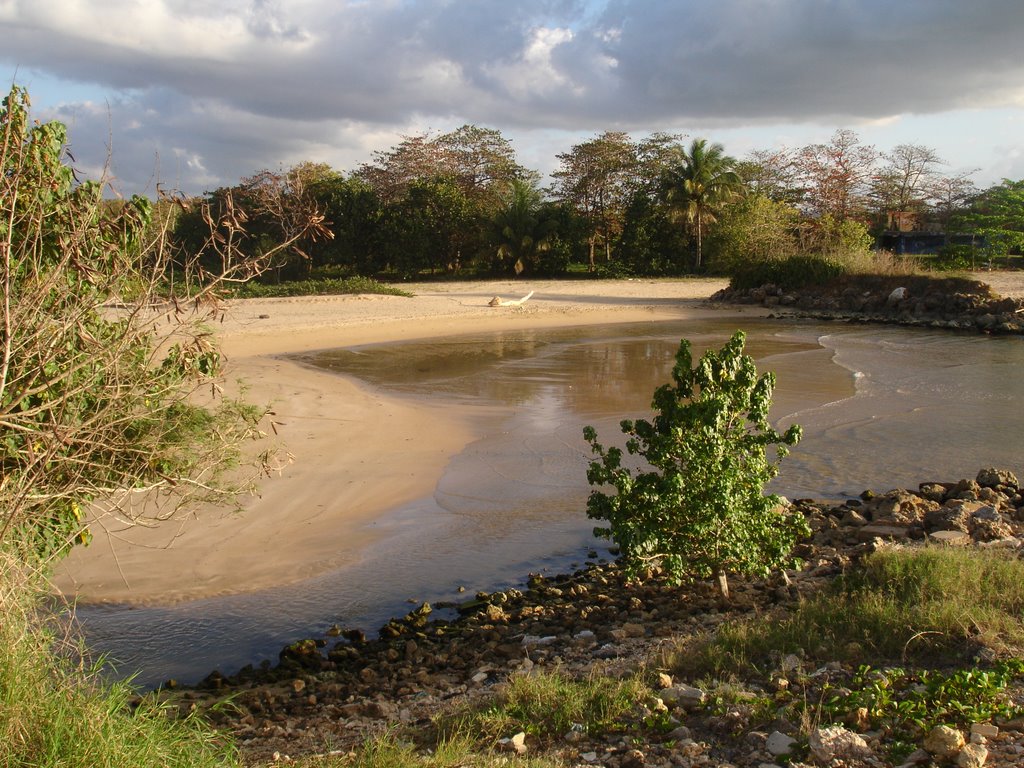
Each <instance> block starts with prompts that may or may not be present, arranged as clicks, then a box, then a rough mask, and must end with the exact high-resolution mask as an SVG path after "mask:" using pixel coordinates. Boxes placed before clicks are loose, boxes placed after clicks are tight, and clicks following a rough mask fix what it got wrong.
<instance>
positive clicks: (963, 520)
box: [924, 499, 983, 533]
mask: <svg viewBox="0 0 1024 768" xmlns="http://www.w3.org/2000/svg"><path fill="white" fill-rule="evenodd" d="M981 506H983V505H982V504H979V503H978V502H976V501H964V500H957V499H954V500H951V501H947V502H946V503H945V504H944V505H943V506H941V507H939V508H938V509H933V510H931V511H930V512H926V513H925V515H924V527H925V530H926V531H963V532H964V533H967V531H968V530H969V525H970V519H971V515H972V514H973V513H974V512H975V511H976V510H977V509H978V508H980V507H981Z"/></svg>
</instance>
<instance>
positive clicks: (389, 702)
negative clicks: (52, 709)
mask: <svg viewBox="0 0 1024 768" xmlns="http://www.w3.org/2000/svg"><path fill="white" fill-rule="evenodd" d="M793 503H794V504H795V506H796V508H797V509H799V510H800V511H801V512H802V513H803V514H804V515H805V516H806V517H807V519H808V521H809V523H810V526H811V529H812V530H813V532H814V533H813V536H812V538H811V540H809V541H805V542H803V543H801V544H800V545H798V548H797V551H796V553H795V554H796V555H797V556H799V557H800V558H801V559H802V561H803V565H802V567H801V568H799V569H793V570H788V571H786V572H785V573H782V574H778V575H777V576H776V577H774V578H772V579H768V580H751V581H746V582H740V583H737V584H735V585H734V587H733V600H732V602H731V603H729V604H725V605H723V604H722V603H721V602H720V600H719V598H718V596H717V594H716V593H715V592H714V591H713V590H712V589H711V586H710V584H696V585H691V586H690V588H688V589H680V588H676V587H671V586H669V585H668V584H666V583H665V582H664V581H662V580H661V579H659V578H657V577H656V576H655V578H653V579H651V580H650V581H649V582H646V583H644V584H633V583H628V582H627V581H626V580H625V578H624V576H623V574H622V572H621V571H620V569H619V568H618V567H617V566H616V564H614V563H602V562H591V563H588V565H587V567H586V568H584V569H583V570H580V571H578V572H576V573H573V574H566V575H562V576H556V577H551V578H544V577H542V576H539V575H533V576H531V577H530V579H529V580H528V582H527V583H526V584H524V585H523V586H522V588H521V589H511V590H506V591H504V592H499V593H494V594H485V593H480V594H477V595H476V596H474V597H473V598H472V599H470V600H467V601H466V602H465V603H463V604H461V605H458V606H451V607H449V610H450V611H451V612H453V613H457V616H455V617H454V618H451V619H433V618H432V609H431V607H430V606H426V605H424V606H420V607H419V608H417V609H416V610H413V611H412V612H410V613H409V614H408V615H407V616H405V617H403V618H401V619H395V620H392V621H391V622H389V623H388V624H387V625H385V626H384V627H383V628H381V631H380V633H379V637H376V638H367V637H365V635H364V634H363V633H362V632H360V631H359V630H349V631H345V630H342V629H341V628H335V629H333V630H332V631H331V633H330V634H331V635H332V636H331V637H321V638H309V639H307V640H303V641H300V642H297V643H293V644H292V645H290V646H288V647H287V648H284V649H282V651H281V653H280V660H279V662H278V664H276V665H269V664H265V665H264V666H262V667H260V668H252V667H247V668H245V669H243V670H241V671H240V672H238V673H237V674H235V675H231V676H224V675H222V674H220V673H218V672H214V673H211V674H210V675H209V676H208V677H207V678H206V679H205V680H204V681H202V683H200V684H199V685H197V686H195V687H194V688H191V689H187V690H173V688H172V687H168V688H166V689H165V690H164V691H163V692H162V693H161V695H162V696H166V697H168V698H170V699H171V700H173V701H175V702H176V703H177V704H178V705H179V706H180V707H182V708H183V709H184V710H191V709H193V708H199V709H201V710H203V711H205V712H207V714H208V716H209V717H210V719H211V720H212V721H213V722H214V723H215V724H216V725H218V726H219V727H221V728H223V729H224V730H226V731H228V732H230V733H231V734H232V735H233V736H234V737H235V739H236V740H237V742H238V743H239V744H240V747H241V749H242V751H243V755H244V756H245V758H246V760H247V761H249V762H251V763H254V764H260V763H264V762H268V761H272V760H286V761H287V760H288V759H290V758H288V757H287V756H292V757H294V756H300V755H309V754H322V753H324V752H325V751H327V749H330V750H332V751H336V752H340V753H341V754H344V753H346V752H347V751H348V750H352V749H355V748H357V747H358V746H359V745H360V744H361V743H362V742H363V741H364V740H365V739H366V738H367V737H369V736H372V735H374V734H380V733H383V732H384V731H386V730H388V729H390V728H394V727H396V726H397V727H407V728H409V729H411V730H412V731H416V730H420V731H423V730H425V729H426V730H429V728H430V724H431V718H432V717H433V716H434V715H436V714H437V713H439V712H442V711H446V710H450V709H451V708H452V707H455V706H466V705H467V704H470V703H472V702H474V701H486V700H487V699H488V697H493V696H494V695H496V693H497V692H499V691H500V690H501V689H502V686H503V684H504V683H505V682H506V681H507V680H508V679H509V678H510V676H512V675H516V674H524V673H529V672H530V671H531V670H535V669H548V670H552V669H558V670H561V671H564V672H566V673H567V674H570V675H574V676H586V675H589V674H601V675H605V676H611V677H622V676H625V675H629V674H632V673H635V672H636V671H638V670H649V672H647V673H645V674H649V675H650V676H651V677H652V681H651V682H652V685H653V686H654V688H655V689H657V688H659V687H660V688H662V689H663V690H662V691H661V694H659V695H660V697H661V698H660V699H659V701H662V702H663V704H667V705H668V709H669V710H671V711H670V713H669V714H670V716H671V718H672V722H675V723H676V726H675V727H674V729H673V730H672V731H671V732H668V733H666V732H664V731H657V730H655V731H650V732H647V731H643V729H642V728H641V732H643V733H644V736H643V738H642V739H639V740H638V737H637V735H636V734H633V735H631V736H625V737H624V736H622V734H607V735H603V734H566V736H565V739H563V740H562V741H561V743H556V744H531V743H529V741H526V742H525V743H524V742H522V741H521V740H520V742H513V741H509V742H507V745H511V746H510V748H511V749H516V750H522V749H538V748H543V749H545V750H549V751H550V750H554V751H556V752H558V753H559V754H562V755H564V756H565V758H566V759H567V760H568V761H569V764H577V765H601V766H606V768H620V767H621V768H639V766H644V765H650V766H666V767H668V766H679V767H680V768H685V767H686V766H698V765H716V766H737V767H746V766H772V765H776V764H778V762H779V761H781V756H780V755H781V754H782V753H779V752H773V750H774V749H775V748H776V745H777V744H778V743H779V740H780V739H783V737H785V738H786V739H790V740H792V739H793V738H795V737H796V736H797V734H796V730H797V726H796V725H795V724H792V723H790V724H785V723H774V724H772V727H771V728H770V729H766V728H765V724H764V723H757V722H754V721H753V720H752V719H751V718H750V716H749V714H744V713H743V712H742V710H737V712H734V713H732V714H730V713H726V714H725V715H722V714H721V713H714V712H710V711H707V710H706V709H705V708H702V707H700V706H691V705H692V702H691V703H690V704H685V702H684V703H683V704H680V703H679V699H680V696H679V695H678V692H679V691H680V690H689V691H691V693H692V691H694V690H696V689H692V688H689V687H688V686H682V687H680V686H679V685H678V684H674V681H673V680H672V679H671V678H670V677H668V676H666V675H665V674H661V676H660V678H659V676H658V670H657V667H658V658H659V657H660V656H661V655H662V654H663V653H664V651H665V650H666V649H668V648H670V647H671V646H673V645H674V644H676V643H678V641H679V638H680V637H687V636H699V635H703V634H707V633H710V632H713V631H714V630H715V628H716V627H718V626H719V625H721V624H722V623H724V622H730V621H734V620H739V619H743V618H751V617H762V618H763V617H767V616H771V615H773V614H774V613H776V612H785V611H786V610H787V609H789V608H791V607H793V606H794V605H796V604H797V602H798V601H800V600H802V599H804V598H806V597H808V596H811V595H813V594H815V593H816V592H818V591H819V590H821V589H822V588H823V587H824V586H825V585H827V584H828V583H829V582H830V581H831V580H832V579H833V578H834V577H835V576H837V575H839V574H841V573H843V572H844V571H845V570H847V569H848V568H849V567H850V566H851V565H852V564H854V563H856V562H857V561H858V560H860V559H861V558H863V557H864V556H865V555H867V554H869V553H871V552H873V551H875V550H876V549H878V548H879V547H883V546H893V545H907V546H920V545H924V544H932V545H936V546H938V545H941V546H977V547H989V548H1001V549H1006V550H1012V551H1014V552H1020V551H1021V550H1022V547H1024V496H1022V493H1021V488H1020V485H1019V483H1018V481H1017V478H1016V477H1015V476H1014V475H1013V474H1012V473H1011V472H1008V471H1003V470H994V469H985V470H982V471H981V472H979V473H978V474H977V476H976V477H975V478H974V479H967V480H960V481H958V482H951V483H938V482H928V483H923V484H921V486H920V487H919V488H918V489H915V490H908V489H897V490H892V491H888V492H886V493H882V494H875V493H872V492H867V491H866V492H865V493H864V494H862V496H861V498H860V499H856V500H848V501H846V502H843V503H841V504H832V503H826V502H819V501H812V500H806V499H805V500H798V501H795V502H793ZM434 608H435V609H436V608H438V606H434ZM797 663H799V662H797ZM833 672H834V674H835V675H838V676H840V677H841V676H842V675H844V674H849V673H850V670H846V669H844V668H843V667H842V665H837V666H836V668H835V669H834V670H833ZM751 685H755V683H751ZM673 691H674V692H673ZM698 693H699V691H698ZM225 700H230V702H231V706H230V707H218V706H216V705H217V704H218V703H219V702H223V701H225ZM654 706H657V705H654ZM649 715H650V712H648V713H647V714H646V715H645V714H644V713H639V714H638V717H639V718H640V719H641V720H643V718H644V717H647V716H649ZM1019 726H1020V724H1018V723H1009V724H1003V728H1002V730H1001V731H999V730H998V729H997V732H996V733H995V734H993V733H989V737H990V738H988V745H987V747H986V749H987V753H988V761H987V762H986V763H985V765H988V766H1010V765H1019V764H1020V762H1021V761H1022V760H1024V757H1022V755H1024V735H1022V734H1021V733H1020V732H1019V730H1017V729H1018V727H1019ZM769 731H771V732H769ZM775 734H778V735H775ZM515 735H516V734H509V735H508V736H509V738H510V739H511V738H512V737H513V736H515ZM854 735H856V734H854ZM770 736H771V737H773V740H770V739H769V737H770ZM858 738H860V737H859V736H858ZM769 741H772V744H769ZM783 741H785V739H783ZM866 745H867V746H866V749H867V750H868V751H869V752H870V753H871V754H873V755H877V754H880V751H879V748H880V745H879V744H877V743H874V744H873V743H872V742H871V741H870V740H868V741H867V742H866ZM858 748H859V747H858ZM638 755H639V757H638ZM925 757H927V755H925ZM872 760H873V762H872V761H869V762H865V763H853V762H848V763H845V764H847V765H854V764H864V765H878V766H881V765H887V763H885V762H884V761H881V760H880V759H876V758H872ZM823 764H827V762H826V763H823Z"/></svg>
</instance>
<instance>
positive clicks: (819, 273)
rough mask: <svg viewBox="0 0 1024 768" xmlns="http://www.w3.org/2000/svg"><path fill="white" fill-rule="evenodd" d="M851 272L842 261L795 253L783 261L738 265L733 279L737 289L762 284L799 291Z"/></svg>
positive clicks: (732, 284) (746, 288) (731, 282)
mask: <svg viewBox="0 0 1024 768" xmlns="http://www.w3.org/2000/svg"><path fill="white" fill-rule="evenodd" d="M847 273H848V269H847V268H846V267H845V266H843V265H842V264H841V263H840V262H838V261H836V260H834V259H830V258H827V257H825V256H809V255H802V256H792V257H790V258H788V259H781V260H779V261H761V262H747V263H745V264H741V265H739V266H737V268H736V271H735V272H734V273H733V275H732V278H731V279H730V281H729V286H730V287H731V288H733V289H734V290H750V289H751V288H758V287H760V286H762V285H768V284H772V285H777V286H779V287H780V288H782V289H784V290H798V289H800V288H806V287H807V286H809V285H823V284H827V283H829V282H832V281H833V280H837V279H838V278H840V277H842V276H843V275H845V274H847Z"/></svg>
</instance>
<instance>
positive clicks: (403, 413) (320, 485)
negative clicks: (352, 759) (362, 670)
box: [56, 279, 758, 605]
mask: <svg viewBox="0 0 1024 768" xmlns="http://www.w3.org/2000/svg"><path fill="white" fill-rule="evenodd" d="M724 285H725V283H724V282H723V281H721V280H708V279H702V280H621V281H600V282H598V281H523V282H511V281H509V282H464V283H444V284H416V285H409V286H406V288H407V289H408V290H409V292H411V293H412V294H414V295H413V297H412V298H408V297H399V296H377V295H359V296H335V297H303V298H285V299H257V300H246V301H238V302H234V303H233V304H231V305H230V306H229V307H228V310H227V313H226V314H225V316H224V318H223V320H222V321H221V322H219V323H218V324H217V325H216V327H215V332H216V334H217V336H218V338H219V340H220V343H221V346H222V348H223V350H224V352H225V354H226V356H227V360H228V365H227V368H228V371H227V373H228V379H229V380H231V381H236V380H242V381H244V382H245V383H246V385H247V387H248V391H247V397H248V398H249V399H250V400H251V401H254V402H269V403H271V404H272V406H273V408H274V410H275V412H276V414H277V416H276V418H277V421H278V422H279V424H280V426H279V427H278V432H279V436H278V438H277V439H278V440H279V442H280V443H281V444H282V445H283V446H284V447H285V448H286V449H287V450H288V451H289V452H290V453H291V454H292V455H293V457H294V462H293V463H292V465H291V466H289V467H287V468H286V469H285V470H284V472H283V473H282V474H281V475H280V476H275V477H272V478H269V479H266V480H263V481H261V482H260V485H259V492H258V496H255V497H251V498H248V497H247V498H245V499H243V510H242V512H240V513H234V512H225V511H224V510H221V509H217V508H200V509H197V510H195V511H194V513H193V514H190V515H189V516H188V518H187V519H184V520H181V521H176V522H168V523H163V524H160V525H159V526H157V527H153V528H143V527H134V528H126V527H124V526H121V525H118V524H116V523H115V522H113V521H109V522H108V523H107V524H106V526H105V528H106V530H105V531H96V537H95V541H94V543H93V544H92V545H91V546H90V547H88V548H79V549H78V550H76V551H75V552H74V553H72V555H71V556H70V557H69V558H68V559H67V561H66V562H65V563H64V564H62V566H61V570H60V573H59V574H58V576H57V579H56V583H57V586H58V588H59V589H61V590H62V591H63V592H64V593H65V594H68V595H73V596H74V597H76V598H77V599H78V600H79V601H80V602H85V603H129V604H139V605H143V604H169V603H175V602H180V601H184V600H192V599H198V598H204V597H211V596H216V595H223V594H232V593H239V592H247V591H255V590H260V589H266V588H270V587H274V586H278V585H281V584H286V583H294V582H296V581H300V580H302V579H305V578H308V577H310V576H313V575H315V574H318V573H322V572H325V571H327V570H330V569H332V568H336V567H339V566H342V565H347V564H351V563H356V562H358V560H359V557H360V553H361V551H362V550H364V549H365V547H366V545H367V544H368V543H370V542H371V541H373V540H374V538H375V537H376V536H378V535H379V532H378V531H377V530H375V528H374V521H375V520H377V519H379V518H380V517H381V516H382V515H384V514H385V513H386V512H387V511H388V510H391V509H394V508H395V507H397V506H399V505H401V504H403V503H406V502H409V501H412V500H414V499H417V498H422V497H423V496H425V495H427V494H430V493H431V492H432V491H433V489H434V487H435V485H436V483H437V480H438V479H439V478H440V476H441V474H442V472H443V471H444V468H445V466H446V464H447V463H448V461H449V459H450V458H451V457H452V456H453V455H455V454H456V453H458V452H459V451H461V450H462V449H463V447H464V446H465V445H467V444H468V443H469V442H470V441H472V440H473V439H475V435H474V433H473V428H472V425H471V422H470V421H469V420H468V419H467V420H463V419H460V418H459V413H458V412H454V411H451V410H444V409H442V410H438V409H437V408H436V407H434V408H432V409H427V408H425V407H422V406H420V405H419V404H417V403H414V402H410V401H408V400H401V399H397V398H393V397H389V396H386V395H384V394H382V393H380V392H376V391H374V390H372V389H370V388H368V387H365V386H362V385H360V384H359V383H357V382H354V381H351V380H348V379H346V378H344V377H341V376H336V375H333V374H329V373H325V372H320V371H316V370H312V369H309V368H306V367H304V366H302V365H299V364H297V363H295V362H292V361H290V360H287V359H284V358H283V357H282V356H283V355H287V354H289V353H295V352H304V351H310V350H316V349H330V348H337V347H349V346H358V345H363V344H371V343H381V342H393V341H406V340H410V341H411V340H417V339H428V338H438V337H444V336H454V335H458V334H466V333H481V332H486V331H504V330H511V329H519V328H555V327H567V326H574V325H587V324H599V323H610V322H634V321H650V320H652V319H653V320H661V319H664V320H678V319H680V318H686V317H696V316H698V315H703V314H705V313H715V314H721V313H722V312H723V311H725V310H721V309H711V308H708V307H706V306H704V305H703V300H704V299H706V298H707V297H708V296H710V295H711V294H713V293H714V292H715V291H716V290H718V289H719V288H721V287H723V286H724ZM530 291H534V295H533V297H532V298H531V299H530V300H529V301H528V302H527V303H526V304H524V305H523V306H521V307H491V306H488V302H489V301H490V300H491V299H492V298H493V297H494V296H500V297H501V298H504V299H517V298H521V297H522V296H525V295H526V294H527V293H529V292H530ZM728 311H731V312H744V311H746V312H749V313H758V311H757V310H756V309H748V310H741V309H740V310H735V309H734V310H728ZM424 436H429V439H424Z"/></svg>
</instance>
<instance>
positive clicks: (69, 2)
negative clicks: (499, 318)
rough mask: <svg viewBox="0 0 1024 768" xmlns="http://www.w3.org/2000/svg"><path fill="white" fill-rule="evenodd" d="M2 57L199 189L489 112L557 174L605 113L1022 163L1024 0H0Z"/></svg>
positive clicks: (1018, 172) (528, 161)
mask: <svg viewBox="0 0 1024 768" xmlns="http://www.w3.org/2000/svg"><path fill="white" fill-rule="evenodd" d="M0 40H2V44H0V73H4V72H6V76H7V78H8V83H9V84H10V83H17V84H18V85H22V86H25V87H26V88H27V89H28V91H29V95H30V97H31V100H32V105H33V115H34V117H35V118H36V119H39V120H50V119H58V120H60V121H62V122H64V123H66V124H67V125H68V128H69V132H70V137H71V139H70V141H71V151H72V153H73V155H74V157H75V161H76V166H77V167H78V169H79V171H80V172H81V173H82V174H84V175H85V176H86V177H89V178H98V177H99V176H100V174H102V173H103V172H104V168H106V169H107V172H108V175H109V176H110V178H111V182H112V189H113V190H115V192H116V193H119V194H125V195H127V194H134V193H144V194H150V195H152V194H155V191H156V188H157V185H158V184H159V185H160V186H161V187H162V188H164V189H174V190H178V191H181V192H184V193H186V194H201V193H203V192H205V191H209V190H213V189H216V188H218V187H221V186H230V185H233V184H236V183H237V182H238V181H239V180H240V179H241V178H242V177H244V176H249V175H252V174H253V173H255V172H257V171H259V170H261V169H264V168H269V169H271V170H278V169H282V168H288V167H291V166H292V165H295V164H296V163H299V162H304V161H314V162H325V163H328V164H330V165H331V166H332V167H334V168H336V169H337V170H339V171H343V172H349V171H352V170H354V169H355V168H357V167H358V166H359V165H361V164H363V163H365V162H369V161H371V160H372V156H373V152H374V151H377V150H386V149H388V148H390V147H392V146H393V145H395V144H397V143H398V142H399V141H400V140H401V138H402V137H403V136H408V135H416V134H420V133H423V132H433V133H439V132H445V131H450V130H453V129H455V128H458V127H459V126H461V125H463V124H467V123H470V124H475V125H479V126H482V127H488V128H496V129H498V130H500V131H501V132H502V134H503V135H505V136H506V137H507V138H508V139H510V140H511V142H512V144H513V147H514V148H515V150H516V153H517V157H518V160H519V162H520V163H521V164H522V165H524V166H526V167H528V168H532V169H535V170H538V171H540V172H541V173H542V174H548V173H550V172H551V171H552V170H554V169H555V167H556V166H557V164H558V161H557V158H556V155H557V154H558V153H560V152H566V151H568V150H569V149H570V148H571V147H572V146H573V145H574V144H576V143H579V142H581V141H585V140H587V139H589V138H592V137H593V136H596V135H598V134H600V133H602V132H604V131H606V130H622V131H628V132H630V133H631V134H632V135H633V136H634V138H642V137H644V136H646V135H648V134H649V133H651V132H654V131H665V132H670V133H678V134H681V135H683V136H685V137H687V140H688V139H690V138H695V137H703V138H707V139H710V140H712V141H716V142H720V143H722V144H723V145H724V146H725V149H726V151H727V152H728V153H729V154H731V155H733V156H735V157H738V158H742V157H743V156H745V155H746V154H747V153H748V152H750V151H751V150H755V149H773V148H780V147H788V148H797V147H801V146H804V145H806V144H811V143H818V142H827V141H828V139H829V137H830V136H831V135H832V134H833V133H834V132H835V131H836V130H837V129H840V128H844V129H851V130H853V131H855V132H856V133H857V134H858V136H859V137H860V138H861V141H862V142H863V143H865V144H871V145H874V146H875V147H876V148H877V149H879V150H881V151H887V150H890V149H892V148H893V147H895V146H897V145H899V144H920V145H924V146H927V147H930V148H932V149H935V150H936V151H937V152H938V154H939V156H940V157H941V158H943V159H944V160H945V161H946V163H947V165H946V166H944V170H946V171H947V172H949V173H957V172H962V171H967V170H972V169H977V171H976V172H975V174H974V175H973V177H972V178H973V180H974V181H975V183H976V184H978V185H979V187H986V186H989V185H991V184H994V183H998V182H999V181H1000V180H1001V179H1003V178H1011V179H1021V178H1024V53H1022V49H1021V41H1022V40H1024V0H970V1H969V2H968V1H967V0H0Z"/></svg>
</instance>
